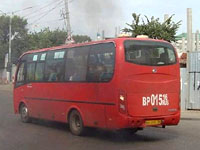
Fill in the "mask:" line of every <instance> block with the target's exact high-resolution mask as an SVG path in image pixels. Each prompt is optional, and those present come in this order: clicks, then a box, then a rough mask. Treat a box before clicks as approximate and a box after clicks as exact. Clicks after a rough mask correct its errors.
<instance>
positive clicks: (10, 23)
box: [7, 15, 12, 81]
mask: <svg viewBox="0 0 200 150" xmlns="http://www.w3.org/2000/svg"><path fill="white" fill-rule="evenodd" d="M11 42H12V15H11V16H10V21H9V50H8V66H7V67H9V72H8V77H9V81H11V80H12V51H11V46H12V43H11Z"/></svg>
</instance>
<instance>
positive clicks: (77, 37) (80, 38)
mask: <svg viewBox="0 0 200 150" xmlns="http://www.w3.org/2000/svg"><path fill="white" fill-rule="evenodd" d="M72 38H73V39H74V41H75V43H84V42H90V41H91V38H90V37H89V36H87V35H73V36H72Z"/></svg>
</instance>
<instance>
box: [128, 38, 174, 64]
mask: <svg viewBox="0 0 200 150" xmlns="http://www.w3.org/2000/svg"><path fill="white" fill-rule="evenodd" d="M124 47H125V58H126V61H127V62H130V63H134V64H139V65H148V66H164V65H172V64H175V63H176V55H175V51H174V48H173V47H172V46H171V45H170V44H167V43H164V42H154V41H139V40H138V41H136V40H126V41H125V43H124Z"/></svg>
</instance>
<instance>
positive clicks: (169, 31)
mask: <svg viewBox="0 0 200 150" xmlns="http://www.w3.org/2000/svg"><path fill="white" fill-rule="evenodd" d="M132 17H133V22H132V24H128V23H127V25H128V26H129V27H128V28H124V29H123V31H124V32H126V33H131V34H132V36H133V37H136V36H137V35H148V36H149V37H150V38H153V39H163V40H166V41H169V42H170V41H175V35H176V32H177V30H178V28H179V26H180V25H181V21H179V22H177V23H175V22H173V21H172V17H173V15H172V16H171V17H169V18H168V19H167V20H166V21H164V22H163V23H161V22H159V18H154V17H153V16H152V17H151V19H148V17H147V16H145V18H146V21H144V19H143V18H142V19H141V15H137V14H135V13H133V14H132Z"/></svg>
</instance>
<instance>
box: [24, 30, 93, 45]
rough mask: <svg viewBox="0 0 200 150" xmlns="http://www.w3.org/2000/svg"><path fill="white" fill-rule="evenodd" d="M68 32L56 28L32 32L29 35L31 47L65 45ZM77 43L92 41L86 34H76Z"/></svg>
mask: <svg viewBox="0 0 200 150" xmlns="http://www.w3.org/2000/svg"><path fill="white" fill-rule="evenodd" d="M66 35H67V32H66V31H64V30H60V29H56V30H54V31H51V30H50V29H49V28H45V29H43V30H41V31H40V32H34V33H30V34H29V35H28V36H29V38H28V43H29V49H41V48H48V47H53V46H59V45H63V44H64V43H65V40H66ZM73 39H74V41H75V43H83V42H86V41H91V39H90V37H88V36H86V35H74V36H73Z"/></svg>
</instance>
